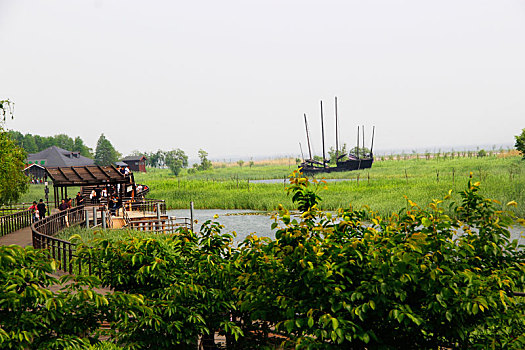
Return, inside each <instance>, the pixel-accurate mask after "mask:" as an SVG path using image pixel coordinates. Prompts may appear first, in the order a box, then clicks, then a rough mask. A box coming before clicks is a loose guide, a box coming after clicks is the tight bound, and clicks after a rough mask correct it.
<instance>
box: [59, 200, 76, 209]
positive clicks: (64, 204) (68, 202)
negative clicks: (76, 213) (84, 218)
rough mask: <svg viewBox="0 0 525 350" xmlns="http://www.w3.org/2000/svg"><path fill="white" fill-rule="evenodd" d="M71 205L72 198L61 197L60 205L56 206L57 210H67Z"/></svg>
mask: <svg viewBox="0 0 525 350" xmlns="http://www.w3.org/2000/svg"><path fill="white" fill-rule="evenodd" d="M72 207H73V200H72V199H71V198H66V199H62V200H61V201H60V205H59V206H58V210H60V211H62V210H67V209H71V208H72Z"/></svg>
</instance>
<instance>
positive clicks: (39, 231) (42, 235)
mask: <svg viewBox="0 0 525 350" xmlns="http://www.w3.org/2000/svg"><path fill="white" fill-rule="evenodd" d="M85 220H86V217H85V210H84V206H80V207H74V208H71V209H67V210H64V211H61V212H58V213H56V214H53V215H51V216H48V217H46V218H44V219H42V220H40V221H37V222H35V223H34V224H33V225H31V231H32V234H33V247H34V248H35V249H44V250H47V251H48V253H49V256H50V257H51V258H53V259H55V260H56V261H57V262H58V263H59V265H58V266H57V269H59V270H61V271H64V272H69V273H73V272H74V270H75V266H74V263H76V264H77V266H76V267H77V270H76V272H82V270H83V269H86V265H87V267H88V270H89V273H92V271H91V269H90V266H91V264H90V263H89V262H87V264H86V262H84V263H83V262H82V261H81V260H75V258H76V255H75V252H76V245H75V244H74V243H71V242H68V241H65V240H62V239H59V238H56V237H54V236H55V235H56V234H57V233H58V232H60V231H62V230H64V229H66V228H68V227H71V226H75V225H79V224H81V223H83V222H85ZM83 265H84V266H83Z"/></svg>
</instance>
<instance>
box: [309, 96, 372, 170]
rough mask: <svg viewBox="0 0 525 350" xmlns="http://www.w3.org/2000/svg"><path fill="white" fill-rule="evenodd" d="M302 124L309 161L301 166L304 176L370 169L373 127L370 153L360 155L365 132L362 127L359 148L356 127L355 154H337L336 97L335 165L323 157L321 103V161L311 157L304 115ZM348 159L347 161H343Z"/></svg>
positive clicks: (362, 150)
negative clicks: (360, 146) (304, 129)
mask: <svg viewBox="0 0 525 350" xmlns="http://www.w3.org/2000/svg"><path fill="white" fill-rule="evenodd" d="M304 124H305V128H306V140H307V143H308V151H309V156H310V158H309V159H304V160H303V162H302V163H301V165H300V166H299V167H300V168H302V170H303V172H304V173H305V174H317V173H330V172H333V171H352V170H360V169H368V168H371V167H372V163H373V162H374V155H373V151H372V150H373V147H374V134H375V126H374V127H373V128H372V143H371V147H370V152H369V153H367V154H362V152H364V150H365V130H364V126H363V127H362V129H361V130H362V134H363V137H362V143H363V145H362V148H361V149H360V148H359V131H360V130H359V126H358V127H357V147H356V148H355V151H356V152H355V154H353V153H349V154H348V155H347V154H341V155H340V154H339V135H338V119H337V97H336V98H335V147H336V158H337V161H336V164H335V166H334V165H330V162H329V161H328V160H327V159H326V156H325V142H324V120H323V101H321V136H322V143H323V158H322V159H323V161H322V162H320V161H317V160H314V159H313V157H312V148H311V146H310V133H309V130H308V121H307V119H306V114H305V115H304ZM346 157H348V159H345V158H346Z"/></svg>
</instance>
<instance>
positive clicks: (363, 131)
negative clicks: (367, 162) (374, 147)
mask: <svg viewBox="0 0 525 350" xmlns="http://www.w3.org/2000/svg"><path fill="white" fill-rule="evenodd" d="M361 132H362V133H363V156H365V157H366V154H365V126H364V125H363V130H361Z"/></svg>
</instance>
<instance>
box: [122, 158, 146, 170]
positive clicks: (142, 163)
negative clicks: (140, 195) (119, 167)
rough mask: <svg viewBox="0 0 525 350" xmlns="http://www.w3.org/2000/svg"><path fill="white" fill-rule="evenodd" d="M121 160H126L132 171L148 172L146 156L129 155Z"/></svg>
mask: <svg viewBox="0 0 525 350" xmlns="http://www.w3.org/2000/svg"><path fill="white" fill-rule="evenodd" d="M121 162H124V163H126V164H127V166H128V167H129V170H131V171H140V172H143V173H145V172H146V157H145V156H128V157H126V158H123V159H122V160H121Z"/></svg>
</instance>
